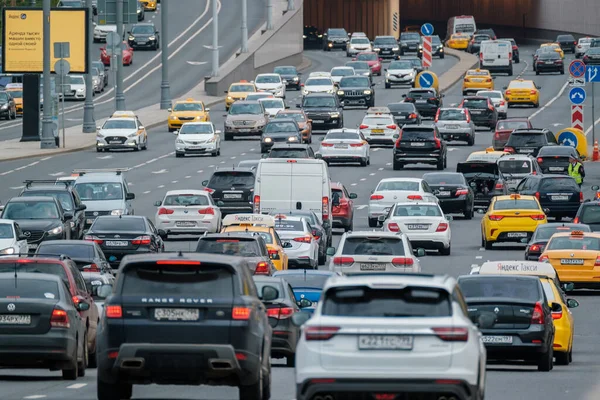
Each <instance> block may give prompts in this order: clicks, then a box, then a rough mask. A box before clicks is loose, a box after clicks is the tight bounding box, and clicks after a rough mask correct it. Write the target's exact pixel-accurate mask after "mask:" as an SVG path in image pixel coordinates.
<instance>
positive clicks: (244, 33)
mask: <svg viewBox="0 0 600 400" xmlns="http://www.w3.org/2000/svg"><path fill="white" fill-rule="evenodd" d="M247 52H248V0H242V53H247Z"/></svg>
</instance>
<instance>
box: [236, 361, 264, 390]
mask: <svg viewBox="0 0 600 400" xmlns="http://www.w3.org/2000/svg"><path fill="white" fill-rule="evenodd" d="M263 379H264V376H263V365H262V360H261V362H260V365H259V367H258V379H257V380H256V382H254V383H253V384H252V385H248V386H240V387H239V394H240V400H263V389H264V381H263Z"/></svg>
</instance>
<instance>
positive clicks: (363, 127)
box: [358, 124, 369, 129]
mask: <svg viewBox="0 0 600 400" xmlns="http://www.w3.org/2000/svg"><path fill="white" fill-rule="evenodd" d="M368 127H369V125H364V124H361V125H360V126H359V127H358V128H359V129H367V128H368Z"/></svg>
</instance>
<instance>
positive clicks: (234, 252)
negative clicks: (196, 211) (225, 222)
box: [196, 238, 261, 257]
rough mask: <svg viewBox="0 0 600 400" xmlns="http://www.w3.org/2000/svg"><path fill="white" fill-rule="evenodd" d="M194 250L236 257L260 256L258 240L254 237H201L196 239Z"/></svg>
mask: <svg viewBox="0 0 600 400" xmlns="http://www.w3.org/2000/svg"><path fill="white" fill-rule="evenodd" d="M196 252H197V253H209V254H224V255H230V256H238V257H260V255H261V251H260V248H259V247H258V242H257V241H256V240H254V239H252V240H243V239H241V240H240V239H229V238H202V239H200V240H199V241H198V245H197V246H196Z"/></svg>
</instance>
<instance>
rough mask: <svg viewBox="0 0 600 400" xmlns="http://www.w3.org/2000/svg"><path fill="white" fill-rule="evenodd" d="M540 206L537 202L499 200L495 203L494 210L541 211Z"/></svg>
mask: <svg viewBox="0 0 600 400" xmlns="http://www.w3.org/2000/svg"><path fill="white" fill-rule="evenodd" d="M539 209H540V206H539V205H538V203H537V202H536V201H535V200H527V199H519V200H513V199H510V200H508V199H507V200H497V201H496V202H495V203H494V210H496V211H497V210H539Z"/></svg>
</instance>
